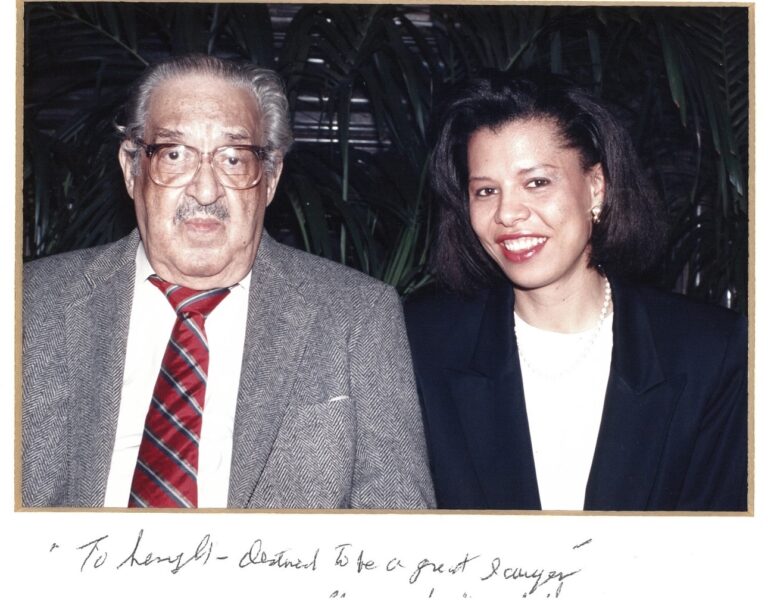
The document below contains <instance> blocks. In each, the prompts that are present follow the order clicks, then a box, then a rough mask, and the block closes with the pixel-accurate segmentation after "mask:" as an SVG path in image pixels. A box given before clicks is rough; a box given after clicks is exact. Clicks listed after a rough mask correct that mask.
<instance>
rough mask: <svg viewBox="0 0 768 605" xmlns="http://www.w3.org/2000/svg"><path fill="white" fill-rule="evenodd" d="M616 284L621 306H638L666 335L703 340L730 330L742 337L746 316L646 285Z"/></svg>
mask: <svg viewBox="0 0 768 605" xmlns="http://www.w3.org/2000/svg"><path fill="white" fill-rule="evenodd" d="M616 286H617V288H616V293H617V296H621V297H622V298H623V299H624V301H625V302H624V306H625V307H627V306H629V307H631V306H634V305H640V306H641V307H642V308H643V309H644V311H645V314H646V316H647V317H648V320H649V321H650V322H651V324H652V325H653V326H655V328H656V329H657V330H658V331H663V332H665V333H666V335H667V336H668V337H669V338H683V337H685V338H689V339H692V340H693V341H696V340H702V341H706V340H708V339H711V338H717V339H720V338H722V337H730V336H731V335H733V334H734V333H736V334H738V335H739V337H743V338H746V331H747V319H746V317H745V316H744V315H742V314H740V313H737V312H736V311H733V310H731V309H727V308H725V307H722V306H720V305H716V304H713V303H710V302H705V301H701V300H697V299H695V298H693V297H691V296H686V295H683V294H678V293H675V292H667V291H664V290H660V289H657V288H652V287H648V286H637V285H630V284H626V283H618V284H616Z"/></svg>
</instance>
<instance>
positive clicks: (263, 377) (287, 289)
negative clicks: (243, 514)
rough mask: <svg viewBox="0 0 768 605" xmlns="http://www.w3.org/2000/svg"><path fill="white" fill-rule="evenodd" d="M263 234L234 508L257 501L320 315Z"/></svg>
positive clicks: (238, 418) (236, 445) (238, 428)
mask: <svg viewBox="0 0 768 605" xmlns="http://www.w3.org/2000/svg"><path fill="white" fill-rule="evenodd" d="M282 256H283V252H282V250H281V249H280V246H279V244H277V243H276V242H274V241H273V240H272V239H271V238H270V237H269V236H268V235H267V234H266V232H265V233H264V234H263V235H262V240H261V243H260V245H259V251H258V254H257V257H256V262H255V263H254V266H253V273H252V276H251V291H250V295H249V301H248V319H247V325H246V335H245V346H244V350H243V366H242V372H241V375H240V389H239V393H238V401H237V411H236V413H235V427H234V435H233V452H232V469H231V476H230V487H229V506H230V507H232V508H245V507H247V506H248V502H249V501H250V500H251V498H252V496H253V493H254V491H255V489H256V486H257V484H258V481H259V478H260V477H261V474H262V472H263V470H264V466H265V464H266V462H267V459H268V458H269V454H270V452H271V451H272V449H273V445H274V443H275V440H276V439H277V435H278V431H279V428H280V426H281V424H282V421H283V417H284V416H285V412H286V408H287V406H288V403H289V395H290V393H291V391H292V387H293V384H294V382H295V381H296V378H297V376H298V372H299V366H300V362H301V358H302V355H303V353H304V349H305V346H306V341H307V335H308V329H307V327H308V326H309V325H311V323H312V321H313V318H314V316H315V314H316V309H313V308H310V307H309V305H308V304H307V301H306V300H305V299H304V298H303V296H302V295H301V292H300V281H299V280H300V277H299V275H297V274H294V273H293V272H292V271H291V265H290V264H289V263H288V262H283V259H282Z"/></svg>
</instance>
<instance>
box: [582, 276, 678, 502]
mask: <svg viewBox="0 0 768 605" xmlns="http://www.w3.org/2000/svg"><path fill="white" fill-rule="evenodd" d="M626 288H627V287H626V286H622V285H621V283H620V282H619V283H616V284H614V287H613V292H614V327H613V334H614V336H613V354H612V361H611V373H610V378H609V380H608V387H607V390H606V395H605V405H604V407H603V416H602V420H601V424H600V431H599V434H598V438H597V444H596V448H595V455H594V460H593V463H592V469H591V472H590V476H589V481H588V483H587V490H586V498H585V509H589V510H616V509H621V510H645V509H646V508H647V505H648V502H649V499H650V497H651V493H652V489H653V485H654V480H655V477H656V469H657V467H658V465H659V462H660V459H661V456H662V453H663V450H664V445H665V443H666V437H667V431H668V427H669V423H670V420H671V418H672V414H673V412H674V410H675V407H676V405H677V401H678V399H679V397H680V394H681V392H682V390H683V387H684V386H685V378H684V377H682V376H665V375H664V372H663V371H662V367H661V364H660V362H659V359H658V355H657V351H656V344H655V341H654V335H653V331H652V327H651V324H650V322H649V318H648V316H647V312H646V310H645V308H644V307H643V306H642V303H641V302H640V301H639V300H638V298H637V297H636V296H633V294H632V292H627V289H626Z"/></svg>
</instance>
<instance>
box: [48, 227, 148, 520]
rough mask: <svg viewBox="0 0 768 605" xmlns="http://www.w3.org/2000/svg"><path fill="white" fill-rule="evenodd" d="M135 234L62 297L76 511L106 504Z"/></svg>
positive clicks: (72, 491)
mask: <svg viewBox="0 0 768 605" xmlns="http://www.w3.org/2000/svg"><path fill="white" fill-rule="evenodd" d="M138 242H139V237H138V232H136V231H134V232H133V233H132V234H131V235H129V236H128V237H126V238H123V239H122V240H120V241H119V242H117V243H116V244H114V245H113V246H112V247H111V248H110V249H109V250H108V251H107V252H106V253H105V254H104V255H98V256H96V257H95V258H96V262H94V263H93V264H92V265H91V266H89V267H86V269H85V271H84V275H83V279H82V280H79V281H77V282H75V283H73V290H72V291H71V292H69V293H67V294H66V295H64V296H63V299H64V300H72V301H74V302H73V303H71V304H70V305H69V306H67V307H66V308H65V310H64V316H65V330H66V343H67V344H66V347H67V351H66V355H67V366H68V370H69V372H68V373H69V380H70V385H71V388H70V390H69V392H70V393H72V394H73V396H72V398H71V400H70V402H69V407H68V410H69V412H68V419H67V423H68V427H69V430H68V434H69V441H68V446H67V447H68V450H69V451H68V452H66V455H67V456H68V460H70V461H71V464H70V466H69V473H70V479H69V482H68V485H69V486H70V488H69V489H70V492H69V494H68V501H69V502H72V503H73V505H74V506H83V507H100V506H102V505H103V503H104V493H105V490H106V485H107V476H108V473H109V467H110V462H111V459H112V449H113V447H114V441H115V431H116V428H117V416H118V411H119V408H120V394H121V390H122V379H123V369H124V365H125V352H126V345H127V340H128V324H129V321H130V312H131V300H132V297H133V282H134V275H135V262H134V260H135V255H136V247H137V246H138Z"/></svg>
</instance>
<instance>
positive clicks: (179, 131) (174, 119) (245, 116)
mask: <svg viewBox="0 0 768 605" xmlns="http://www.w3.org/2000/svg"><path fill="white" fill-rule="evenodd" d="M259 124H260V116H259V109H258V103H257V102H256V98H255V96H254V95H253V93H252V92H251V91H250V90H248V89H247V88H245V87H243V86H239V85H237V84H233V83H231V82H228V81H226V80H224V79H222V78H220V77H217V76H211V75H207V74H189V75H183V76H175V77H172V78H169V79H168V80H165V81H163V82H161V83H160V84H158V85H157V86H156V87H155V89H154V90H153V91H152V93H151V96H150V98H149V103H148V106H147V114H146V124H145V127H146V129H147V130H148V131H151V134H152V135H154V136H155V137H161V138H165V139H169V140H173V139H179V138H180V137H184V136H186V135H189V134H190V133H191V132H192V131H194V132H199V130H200V128H201V127H203V128H207V129H213V130H215V131H216V134H217V136H221V137H223V138H225V139H227V140H228V141H232V142H240V141H245V140H248V139H252V138H253V137H254V136H256V135H257V134H258V131H259ZM148 134H149V133H148Z"/></svg>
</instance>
